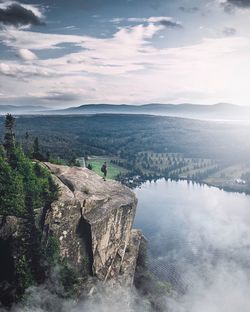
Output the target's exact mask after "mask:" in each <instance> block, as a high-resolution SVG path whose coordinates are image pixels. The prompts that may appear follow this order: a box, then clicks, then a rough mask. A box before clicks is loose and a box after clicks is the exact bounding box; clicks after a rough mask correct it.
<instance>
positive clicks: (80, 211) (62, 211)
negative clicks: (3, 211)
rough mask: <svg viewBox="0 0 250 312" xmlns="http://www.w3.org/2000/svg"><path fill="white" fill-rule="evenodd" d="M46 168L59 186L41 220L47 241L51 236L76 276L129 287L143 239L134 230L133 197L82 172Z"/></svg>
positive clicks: (125, 191)
mask: <svg viewBox="0 0 250 312" xmlns="http://www.w3.org/2000/svg"><path fill="white" fill-rule="evenodd" d="M44 165H45V166H47V168H49V170H50V171H51V173H52V174H53V176H54V179H55V181H56V182H57V183H58V185H59V187H60V196H59V199H58V201H56V202H54V203H53V204H52V209H51V210H50V211H49V212H48V213H47V216H46V219H45V226H44V239H45V242H46V238H47V237H48V235H49V233H53V235H54V236H56V237H57V238H58V239H59V241H60V254H61V256H62V257H66V258H67V259H68V261H69V263H70V264H71V265H72V266H74V267H75V268H77V269H78V271H79V272H81V271H82V272H86V271H87V273H90V274H93V275H94V276H96V277H97V278H98V279H99V280H102V281H107V280H110V279H113V280H119V281H120V282H121V283H126V284H127V285H129V284H131V283H132V282H133V275H134V270H135V266H136V260H137V255H138V249H139V244H140V240H141V237H142V235H141V233H140V232H138V231H132V226H133V221H134V216H135V211H136V205H137V199H136V197H135V195H134V193H133V192H132V191H131V190H130V189H128V188H127V187H125V186H123V185H121V184H120V183H118V182H114V181H104V180H103V179H102V178H101V177H99V176H98V175H96V174H95V173H94V172H92V171H90V170H88V169H86V168H78V167H67V166H59V165H53V164H50V163H45V164H44Z"/></svg>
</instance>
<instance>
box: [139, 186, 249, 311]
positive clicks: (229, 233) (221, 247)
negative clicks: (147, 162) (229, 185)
mask: <svg viewBox="0 0 250 312" xmlns="http://www.w3.org/2000/svg"><path fill="white" fill-rule="evenodd" d="M135 192H136V195H137V196H138V198H139V205H138V211H137V216H136V224H135V226H136V227H137V228H141V229H142V230H143V233H144V234H145V236H146V238H147V239H148V244H149V261H150V266H151V268H152V270H153V272H154V273H155V274H156V275H157V276H159V277H160V278H161V279H162V280H164V281H169V282H171V283H172V284H173V285H174V286H175V289H176V292H177V294H176V298H175V299H174V300H171V301H169V306H170V307H171V312H172V311H178V312H179V311H192V312H198V311H203V312H207V311H208V312H211V311H220V312H224V311H225V312H235V311H241V312H242V311H249V306H250V299H249V289H250V280H249V273H250V266H249V258H250V249H249V246H250V197H249V196H246V195H244V194H238V193H227V192H225V191H221V190H219V189H217V188H213V187H208V186H206V185H202V186H200V185H198V184H192V183H190V184H188V183H187V182H186V181H181V182H170V181H165V180H159V181H158V182H156V183H149V182H147V183H145V184H144V185H143V186H142V187H141V188H140V189H136V191H135Z"/></svg>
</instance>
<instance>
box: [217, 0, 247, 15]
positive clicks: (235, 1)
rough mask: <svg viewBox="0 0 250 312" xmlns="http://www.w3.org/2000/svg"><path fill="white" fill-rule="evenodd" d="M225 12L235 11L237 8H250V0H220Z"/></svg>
mask: <svg viewBox="0 0 250 312" xmlns="http://www.w3.org/2000/svg"><path fill="white" fill-rule="evenodd" d="M219 3H220V4H221V5H222V7H223V8H224V10H225V12H227V13H233V12H234V11H235V9H237V8H238V9H250V0H219Z"/></svg>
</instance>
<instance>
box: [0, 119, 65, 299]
mask: <svg viewBox="0 0 250 312" xmlns="http://www.w3.org/2000/svg"><path fill="white" fill-rule="evenodd" d="M14 129H15V118H14V117H13V116H11V115H7V116H6V119H5V135H4V141H3V144H2V145H1V146H0V217H1V227H4V225H5V223H6V222H7V220H8V217H16V218H17V219H16V220H22V221H21V224H22V228H23V232H22V237H21V238H20V240H19V241H18V244H17V243H16V245H14V246H11V249H12V250H13V248H15V249H16V250H15V253H16V257H15V259H14V263H15V267H14V268H13V272H12V274H11V272H9V275H10V276H7V279H9V280H8V282H9V284H8V285H9V286H8V287H10V289H9V288H8V287H7V286H6V281H1V282H0V293H1V295H0V299H2V300H1V301H3V302H4V303H9V302H11V301H13V300H16V299H18V298H20V296H22V294H23V293H24V290H25V289H26V288H27V287H28V286H30V285H32V284H34V283H41V282H43V281H44V280H45V278H46V272H47V270H48V259H47V257H46V254H47V251H46V248H44V247H43V245H42V230H43V225H44V224H43V221H44V220H43V217H42V216H45V214H46V212H47V211H48V210H49V209H50V206H51V203H52V202H53V201H54V200H56V199H57V197H58V192H59V190H58V187H57V186H56V184H55V183H54V182H53V179H52V177H51V175H50V173H49V172H48V170H46V169H45V168H43V167H42V166H41V165H40V164H39V163H38V162H34V161H31V160H30V159H29V158H28V157H27V156H26V155H25V154H24V152H23V150H22V148H21V146H20V145H19V144H18V143H17V141H16V138H15V131H14ZM38 211H39V212H40V214H39V215H40V216H41V218H37V212H38ZM12 243H14V242H12ZM5 252H7V251H6V250H1V253H5ZM6 287H7V291H6ZM4 294H7V295H6V296H7V297H6V296H5V297H4ZM2 296H3V298H2Z"/></svg>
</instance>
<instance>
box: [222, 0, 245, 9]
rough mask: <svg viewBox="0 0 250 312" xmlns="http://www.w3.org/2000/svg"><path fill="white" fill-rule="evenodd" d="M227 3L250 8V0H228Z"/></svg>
mask: <svg viewBox="0 0 250 312" xmlns="http://www.w3.org/2000/svg"><path fill="white" fill-rule="evenodd" d="M227 3H228V4H231V5H234V6H236V7H240V8H250V0H227Z"/></svg>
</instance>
